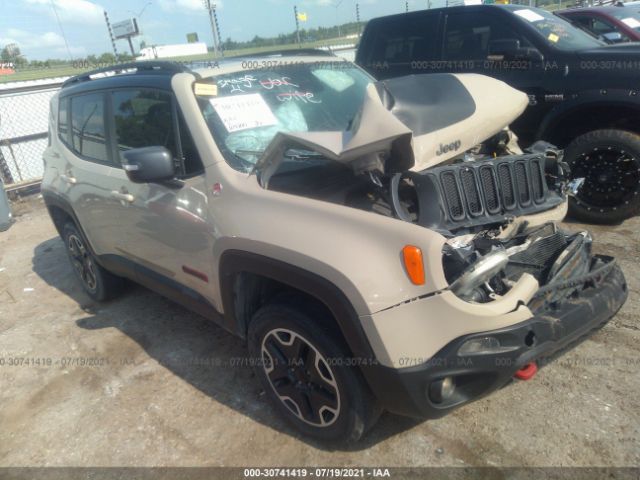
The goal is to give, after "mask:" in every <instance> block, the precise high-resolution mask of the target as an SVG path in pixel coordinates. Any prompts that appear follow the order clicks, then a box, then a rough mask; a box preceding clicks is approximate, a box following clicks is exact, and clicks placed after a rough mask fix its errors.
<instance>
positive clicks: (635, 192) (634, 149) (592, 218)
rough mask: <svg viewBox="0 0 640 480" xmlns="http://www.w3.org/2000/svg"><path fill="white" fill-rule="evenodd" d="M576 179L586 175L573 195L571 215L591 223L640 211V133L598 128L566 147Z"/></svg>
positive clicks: (606, 222)
mask: <svg viewBox="0 0 640 480" xmlns="http://www.w3.org/2000/svg"><path fill="white" fill-rule="evenodd" d="M565 159H566V162H567V163H568V164H569V166H570V167H571V176H572V178H574V179H575V178H584V183H583V185H582V186H581V187H580V188H579V190H578V192H577V194H576V195H575V196H572V197H570V198H569V214H570V215H571V216H572V217H574V218H575V219H577V220H581V221H583V222H587V223H600V224H611V223H619V222H621V221H623V220H625V219H627V218H630V217H632V216H634V215H637V214H638V213H639V212H640V193H639V192H640V135H636V134H635V133H632V132H626V131H623V130H594V131H592V132H589V133H586V134H584V135H581V136H579V137H577V138H576V139H575V140H574V141H573V142H571V143H570V144H569V146H568V147H567V148H566V150H565Z"/></svg>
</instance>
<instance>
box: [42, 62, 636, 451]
mask: <svg viewBox="0 0 640 480" xmlns="http://www.w3.org/2000/svg"><path fill="white" fill-rule="evenodd" d="M526 104H527V98H526V96H525V95H524V94H522V93H521V92H519V91H517V90H514V89H512V88H511V87H509V86H507V85H506V84H504V83H502V82H500V81H497V80H494V79H490V78H488V77H484V76H481V75H474V74H460V75H452V74H434V75H415V76H408V77H402V78H397V79H391V80H386V81H383V82H375V81H374V80H373V79H372V78H370V77H369V76H368V75H367V74H366V73H364V72H363V71H362V70H360V69H359V68H358V67H356V66H354V65H353V64H352V63H350V62H346V61H341V60H339V59H338V58H337V57H333V56H330V55H326V54H321V53H320V52H315V53H314V52H306V51H299V52H295V53H293V54H287V55H275V56H271V57H252V58H244V59H232V60H227V61H225V62H222V63H220V64H219V65H214V66H213V67H211V68H205V69H201V70H191V69H189V68H186V67H184V66H182V65H179V64H175V63H168V62H138V63H133V64H127V65H121V66H118V67H110V68H107V69H102V70H97V71H94V72H90V73H86V74H83V75H80V76H77V77H73V78H71V79H70V80H68V81H66V82H65V84H64V85H63V87H62V89H61V91H60V92H59V93H58V94H56V95H55V96H54V98H53V100H52V102H51V115H50V146H49V147H48V149H47V150H46V153H45V164H46V168H45V176H44V181H43V185H42V192H43V196H44V199H45V201H46V204H47V207H48V209H49V212H50V214H51V217H52V219H53V221H54V223H55V225H56V227H57V229H58V231H59V232H60V235H61V237H62V238H63V240H64V242H65V245H66V247H67V250H68V253H69V257H70V259H71V262H72V264H73V266H74V269H75V272H76V273H77V275H78V278H79V279H80V281H81V282H82V285H83V287H84V289H85V290H86V292H87V293H88V294H89V296H91V297H92V298H93V299H95V300H105V299H107V298H109V297H111V296H113V295H114V294H115V293H116V292H117V291H118V290H119V289H121V288H122V285H123V284H124V283H125V280H124V279H125V278H127V279H131V280H134V281H136V282H139V283H141V284H143V285H145V286H147V287H149V288H151V289H153V290H156V291H158V292H159V293H161V294H162V295H165V296H167V297H170V298H172V299H175V300H176V301H178V302H180V303H182V304H184V305H185V306H187V307H188V308H190V309H192V310H194V311H195V312H198V313H199V314H201V315H204V316H206V317H208V318H211V319H213V320H214V321H215V322H217V323H218V324H219V325H220V326H221V327H223V328H225V329H226V330H228V331H229V332H231V333H232V334H234V335H237V336H239V337H242V338H243V339H246V341H247V344H248V349H249V355H250V357H249V360H250V361H251V363H252V364H253V365H254V366H255V368H256V371H257V372H258V376H259V378H260V380H261V381H262V383H263V385H264V388H265V390H266V392H267V396H268V397H269V398H270V400H271V401H272V404H273V407H274V408H275V409H276V410H278V411H279V412H280V414H282V415H283V416H284V417H286V418H287V419H288V420H289V421H290V422H291V423H292V424H293V425H294V426H295V427H296V428H298V429H299V430H300V431H302V432H303V433H305V434H308V435H311V436H314V437H316V438H320V439H324V440H339V441H356V440H358V439H359V438H360V437H361V436H362V435H363V434H364V433H365V432H366V431H367V430H368V429H369V428H370V427H371V426H372V425H373V424H374V423H375V421H376V419H377V417H378V415H379V413H380V412H381V411H382V410H389V411H391V412H395V413H398V414H403V415H409V416H415V417H422V418H435V417H439V416H441V415H444V414H446V413H447V412H449V411H451V410H452V409H454V408H456V407H458V406H461V405H464V404H465V403H468V402H470V401H473V400H475V399H477V398H479V397H481V396H483V395H486V394H488V393H490V392H491V391H493V390H495V389H497V388H500V387H502V386H504V385H506V384H507V383H509V382H510V381H512V379H514V378H519V379H528V378H531V377H532V376H533V375H534V374H535V372H536V369H537V368H538V367H539V366H541V365H543V364H544V363H545V362H546V361H547V360H548V359H550V358H551V357H552V356H554V355H555V354H557V353H559V352H560V351H561V350H562V349H564V348H566V347H569V346H571V345H573V344H575V343H576V342H578V341H580V339H582V338H583V337H584V336H585V335H588V334H589V333H590V332H591V331H592V330H594V329H596V328H599V327H600V326H602V325H603V324H604V323H606V322H607V321H608V320H609V319H610V318H611V317H612V316H613V315H614V314H615V313H616V312H617V310H618V309H619V308H620V306H621V305H622V304H623V303H624V301H625V299H626V296H627V287H626V284H625V279H624V277H623V274H622V272H621V271H620V269H619V267H618V266H617V265H616V263H615V261H614V260H613V259H612V258H608V257H603V256H598V255H592V253H591V244H592V240H591V237H590V235H589V234H588V233H587V232H584V231H583V232H567V231H564V230H562V229H560V228H558V227H557V226H556V224H555V223H554V222H555V221H559V220H561V219H562V218H563V217H564V215H565V212H566V205H567V194H569V191H570V190H571V185H567V182H566V181H565V173H566V169H565V165H564V164H563V162H562V156H561V152H559V151H557V150H555V149H554V148H553V147H551V146H550V145H548V144H536V145H534V146H533V147H531V149H530V150H528V151H526V152H522V151H520V150H519V149H518V147H517V143H516V141H515V140H516V139H515V138H514V137H513V135H512V134H511V132H510V131H509V130H508V125H509V124H510V123H511V122H512V121H513V120H514V119H515V118H516V117H518V115H520V113H521V112H522V111H523V110H524V108H525V106H526ZM531 388H534V387H533V385H532V386H531Z"/></svg>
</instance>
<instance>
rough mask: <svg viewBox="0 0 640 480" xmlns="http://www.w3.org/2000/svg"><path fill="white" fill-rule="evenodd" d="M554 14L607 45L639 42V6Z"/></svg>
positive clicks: (577, 9)
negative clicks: (600, 39)
mask: <svg viewBox="0 0 640 480" xmlns="http://www.w3.org/2000/svg"><path fill="white" fill-rule="evenodd" d="M555 13H556V15H559V16H561V17H563V18H564V19H566V20H568V21H570V22H571V23H572V24H574V25H576V26H578V27H580V28H582V29H584V30H587V31H588V32H590V33H592V34H594V35H595V36H597V37H600V38H602V39H603V40H604V41H606V42H607V43H622V42H640V6H637V5H634V6H607V7H590V8H573V9H568V10H560V11H558V12H555Z"/></svg>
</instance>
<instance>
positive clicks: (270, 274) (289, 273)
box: [219, 250, 376, 376]
mask: <svg viewBox="0 0 640 480" xmlns="http://www.w3.org/2000/svg"><path fill="white" fill-rule="evenodd" d="M219 265H220V266H219V279H220V289H221V294H222V305H223V310H224V314H225V321H226V322H227V323H228V325H227V328H228V329H229V330H233V331H235V332H236V333H237V334H238V335H239V336H240V337H242V338H246V332H247V325H244V324H243V322H242V321H241V320H240V319H237V318H236V314H235V301H234V300H235V299H234V280H235V276H236V275H237V274H239V273H243V272H244V273H251V274H256V275H260V276H262V277H265V278H269V279H272V280H275V281H277V282H280V283H282V284H285V285H287V286H290V287H292V288H294V289H297V290H300V291H302V292H304V293H306V294H308V295H310V296H312V297H314V298H315V299H317V300H318V301H320V302H322V303H323V304H324V305H325V306H326V307H327V308H328V309H329V310H330V311H331V313H332V314H333V316H334V318H335V320H336V322H337V324H338V326H339V328H340V330H341V331H340V333H341V334H342V336H343V338H344V340H345V341H346V343H347V346H348V347H349V349H350V350H351V353H352V354H353V356H354V359H356V360H358V359H361V360H362V363H366V362H367V361H374V360H375V358H376V357H375V354H374V353H373V349H372V348H371V345H370V343H369V340H368V339H367V336H366V334H365V332H364V329H363V328H362V324H361V323H360V319H359V318H358V315H357V313H356V310H355V308H354V307H353V305H352V304H351V302H350V301H349V299H348V298H347V296H346V295H345V294H344V293H343V292H342V291H341V290H340V289H339V288H338V287H337V286H335V285H334V284H333V283H332V282H330V281H329V280H327V279H325V278H323V277H321V276H319V275H317V274H315V273H312V272H309V271H307V270H305V269H303V268H300V267H297V266H295V265H291V264H288V263H286V262H283V261H280V260H276V259H273V258H270V257H265V256H263V255H259V254H256V253H251V252H247V251H242V250H227V251H225V252H224V253H223V254H222V256H221V258H220V264H219ZM365 376H366V375H365Z"/></svg>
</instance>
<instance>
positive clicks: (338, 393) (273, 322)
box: [248, 303, 380, 443]
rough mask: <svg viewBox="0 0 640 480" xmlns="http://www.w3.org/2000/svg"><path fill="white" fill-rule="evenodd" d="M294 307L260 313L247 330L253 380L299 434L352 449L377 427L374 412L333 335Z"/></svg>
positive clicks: (368, 395) (270, 307)
mask: <svg viewBox="0 0 640 480" xmlns="http://www.w3.org/2000/svg"><path fill="white" fill-rule="evenodd" d="M320 325H321V323H319V322H318V321H317V320H314V319H312V317H310V316H309V315H307V314H306V313H304V312H303V311H302V310H301V309H299V308H298V307H295V306H292V305H289V304H286V303H276V304H270V305H266V306H264V307H262V308H261V309H260V310H258V311H257V312H256V313H255V315H254V316H253V318H252V320H251V323H250V325H249V334H248V344H249V353H250V355H251V358H252V359H254V360H255V368H256V374H257V375H258V377H259V378H260V381H261V382H262V385H263V388H264V390H265V392H266V394H267V396H268V397H269V399H270V401H271V403H272V404H273V406H274V407H275V408H276V410H277V411H278V412H280V414H281V415H282V416H283V417H284V418H286V420H287V421H288V422H289V423H290V424H291V425H293V427H295V428H296V429H297V430H299V431H300V432H302V433H303V434H305V435H307V436H310V437H313V438H315V439H318V440H322V441H339V442H344V443H352V442H356V441H357V440H359V439H360V438H361V437H362V436H363V435H364V434H365V433H366V431H367V430H368V429H369V428H370V427H371V426H373V424H374V423H375V422H376V421H377V419H378V417H379V415H380V410H379V408H378V406H377V404H376V402H375V400H374V398H373V396H372V394H371V393H370V392H369V390H368V388H367V386H366V385H365V383H364V381H363V379H362V378H361V376H360V372H359V371H357V369H356V368H357V367H354V366H347V364H348V362H346V361H345V360H346V359H347V358H348V354H346V353H345V348H344V347H342V342H341V341H340V340H339V339H338V338H336V336H335V335H333V334H331V333H329V332H328V331H327V330H326V329H323V328H321V326H320Z"/></svg>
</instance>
